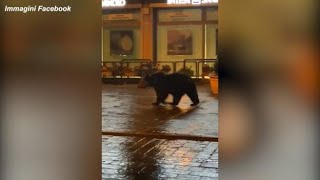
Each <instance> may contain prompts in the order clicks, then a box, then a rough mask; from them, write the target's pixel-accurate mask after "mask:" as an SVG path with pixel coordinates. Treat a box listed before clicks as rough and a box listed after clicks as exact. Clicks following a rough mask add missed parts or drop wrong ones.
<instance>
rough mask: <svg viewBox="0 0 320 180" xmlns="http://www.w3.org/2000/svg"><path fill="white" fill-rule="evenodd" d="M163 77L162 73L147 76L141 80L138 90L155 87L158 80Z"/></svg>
mask: <svg viewBox="0 0 320 180" xmlns="http://www.w3.org/2000/svg"><path fill="white" fill-rule="evenodd" d="M164 76H165V74H164V73H162V72H156V73H152V74H147V75H145V76H144V77H143V78H141V81H140V82H139V84H138V87H139V88H145V87H148V86H155V85H156V84H157V83H158V81H159V80H160V79H162V78H163V77H164Z"/></svg>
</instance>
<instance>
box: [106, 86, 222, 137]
mask: <svg viewBox="0 0 320 180" xmlns="http://www.w3.org/2000/svg"><path fill="white" fill-rule="evenodd" d="M197 88H198V94H199V98H200V101H201V103H200V104H199V105H198V106H197V107H195V108H192V107H190V106H189V104H190V103H191V102H190V100H189V98H188V97H187V96H184V97H183V98H182V100H181V102H180V104H179V106H178V107H176V108H173V107H172V106H170V105H165V106H160V107H154V106H152V105H151V104H152V102H153V101H155V92H154V90H153V89H152V88H147V89H139V88H137V87H136V85H103V89H102V99H103V101H102V131H103V132H123V133H129V134H130V133H137V134H143V133H149V134H150V133H152V134H175V135H179V134H182V135H185V134H187V135H191V136H204V137H217V136H218V100H217V99H216V98H215V97H213V95H212V94H211V91H210V87H209V85H200V86H197ZM168 101H171V99H168ZM111 102H112V103H111Z"/></svg>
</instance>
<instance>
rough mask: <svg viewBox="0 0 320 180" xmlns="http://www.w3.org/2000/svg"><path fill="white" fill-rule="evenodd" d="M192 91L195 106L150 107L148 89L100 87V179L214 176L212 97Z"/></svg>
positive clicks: (203, 90) (206, 90) (202, 89)
mask: <svg viewBox="0 0 320 180" xmlns="http://www.w3.org/2000/svg"><path fill="white" fill-rule="evenodd" d="M197 89H198V94H199V99H200V104H199V105H198V106H196V107H190V103H191V101H190V100H189V98H188V97H187V96H184V97H183V98H182V100H181V102H180V104H179V105H178V106H177V107H172V106H170V105H163V106H159V107H155V106H152V105H151V104H152V102H154V100H155V98H156V96H155V92H154V90H153V89H152V88H146V89H139V88H137V86H136V85H102V134H103V135H102V178H103V179H128V180H130V179H134V180H135V179H137V180H140V179H141V180H149V179H150V180H157V179H178V180H180V179H181V180H184V179H185V180H189V179H190V180H193V179H195V180H202V179H212V180H215V179H218V142H216V140H212V138H217V136H218V100H217V98H216V97H214V96H213V95H212V94H211V91H210V86H209V85H208V84H204V85H198V86H197ZM167 101H168V102H170V101H172V98H171V97H169V98H168V100H167Z"/></svg>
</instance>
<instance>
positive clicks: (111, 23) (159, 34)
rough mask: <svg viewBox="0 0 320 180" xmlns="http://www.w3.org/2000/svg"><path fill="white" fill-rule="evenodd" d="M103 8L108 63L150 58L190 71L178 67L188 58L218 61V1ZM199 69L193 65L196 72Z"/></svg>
mask: <svg viewBox="0 0 320 180" xmlns="http://www.w3.org/2000/svg"><path fill="white" fill-rule="evenodd" d="M102 4H103V10H102V26H103V27H102V52H103V54H102V61H103V62H115V61H121V60H125V59H127V60H128V61H130V60H134V59H148V60H151V61H152V62H159V63H160V65H161V66H170V69H171V70H170V71H178V70H179V69H181V68H183V66H185V65H183V63H178V62H182V61H184V60H186V59H216V58H217V42H218V38H217V37H218V36H217V35H218V4H217V2H215V0H104V1H103V3H102ZM172 62H177V63H176V64H174V65H173V63H172ZM173 66H175V67H173ZM197 66H198V65H197V64H196V63H193V62H190V63H189V64H188V65H187V67H188V68H190V69H193V71H194V72H195V71H196V68H197ZM200 71H201V70H200Z"/></svg>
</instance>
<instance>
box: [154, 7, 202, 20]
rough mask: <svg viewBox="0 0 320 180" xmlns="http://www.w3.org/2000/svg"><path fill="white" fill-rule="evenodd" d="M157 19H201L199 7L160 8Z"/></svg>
mask: <svg viewBox="0 0 320 180" xmlns="http://www.w3.org/2000/svg"><path fill="white" fill-rule="evenodd" d="M159 21H160V22H172V21H201V9H180V10H176V9H175V10H171V9H169V10H167V9H166V10H160V11H159Z"/></svg>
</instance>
